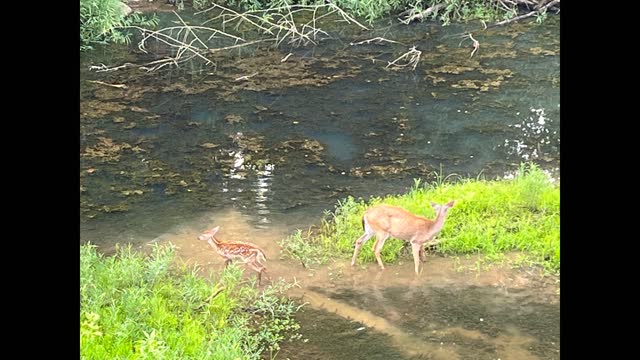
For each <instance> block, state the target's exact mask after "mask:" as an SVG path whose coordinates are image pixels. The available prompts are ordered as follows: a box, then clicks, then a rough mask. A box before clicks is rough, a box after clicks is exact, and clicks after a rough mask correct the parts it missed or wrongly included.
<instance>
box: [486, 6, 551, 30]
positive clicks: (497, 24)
mask: <svg viewBox="0 0 640 360" xmlns="http://www.w3.org/2000/svg"><path fill="white" fill-rule="evenodd" d="M559 3H560V0H553V1H551V2H549V3H547V4H546V5H544V6H543V7H541V8H540V9H538V10H534V11H531V12H529V13H526V14H524V15H520V16H516V17H514V18H512V19H509V20H504V21H500V22H499V23H495V24H493V25H490V26H489V27H494V26H500V25H505V24H508V23H511V22H514V21H518V20H522V19H526V18H528V17H532V16H534V15H535V14H536V13H541V12H544V11H547V9H548V8H549V7H551V6H554V5H556V4H559Z"/></svg>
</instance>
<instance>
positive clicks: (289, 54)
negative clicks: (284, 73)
mask: <svg viewBox="0 0 640 360" xmlns="http://www.w3.org/2000/svg"><path fill="white" fill-rule="evenodd" d="M291 55H293V53H288V54H287V56H285V57H284V58H282V60H280V62H281V63H283V62H285V61H287V60H288V59H289V57H291Z"/></svg>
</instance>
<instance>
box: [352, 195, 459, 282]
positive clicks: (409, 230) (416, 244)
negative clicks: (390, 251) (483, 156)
mask: <svg viewBox="0 0 640 360" xmlns="http://www.w3.org/2000/svg"><path fill="white" fill-rule="evenodd" d="M453 203H454V202H453V201H449V202H448V203H446V204H445V205H438V204H436V203H434V202H431V206H432V207H433V208H434V209H435V210H436V218H435V219H434V220H430V219H427V218H424V217H422V216H416V215H413V214H412V213H410V212H408V211H407V210H405V209H403V208H400V207H397V206H391V205H385V204H382V205H377V206H374V207H371V208H369V209H368V210H367V211H365V213H364V216H363V217H362V227H363V229H364V234H363V235H362V236H361V237H360V238H358V240H356V248H355V250H354V252H353V258H352V259H351V266H353V265H355V263H356V259H357V257H358V252H359V251H360V248H361V247H362V245H363V244H364V243H365V242H367V240H369V239H370V238H371V237H372V236H373V235H376V242H375V244H374V246H373V249H374V250H373V253H374V254H375V256H376V260H377V261H378V264H379V265H380V268H382V270H384V265H383V264H382V258H381V257H380V251H381V250H382V247H383V246H384V242H385V241H386V240H387V238H389V236H393V237H394V238H397V239H401V240H405V241H408V242H409V243H410V244H411V249H412V252H413V262H414V264H415V271H416V274H418V267H419V261H418V259H419V258H422V259H424V257H425V255H424V249H423V246H424V245H425V244H430V245H431V244H436V243H437V242H434V241H432V240H433V238H434V237H435V236H436V234H437V233H438V232H440V230H441V229H442V226H443V225H444V220H445V218H446V217H447V211H448V210H449V209H450V208H451V207H453Z"/></svg>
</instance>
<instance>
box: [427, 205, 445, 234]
mask: <svg viewBox="0 0 640 360" xmlns="http://www.w3.org/2000/svg"><path fill="white" fill-rule="evenodd" d="M446 217H447V215H446V213H445V212H444V211H440V212H438V214H437V215H436V218H435V219H434V221H433V226H432V227H431V231H430V235H431V236H430V237H433V236H435V235H436V234H437V233H438V232H440V230H442V227H443V226H444V220H445V218H446Z"/></svg>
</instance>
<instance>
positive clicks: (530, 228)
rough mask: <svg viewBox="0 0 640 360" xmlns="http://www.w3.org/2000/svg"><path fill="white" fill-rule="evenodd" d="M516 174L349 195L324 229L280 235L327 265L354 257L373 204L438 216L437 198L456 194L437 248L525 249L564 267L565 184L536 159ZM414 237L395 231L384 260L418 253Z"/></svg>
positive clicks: (288, 246) (494, 252)
mask: <svg viewBox="0 0 640 360" xmlns="http://www.w3.org/2000/svg"><path fill="white" fill-rule="evenodd" d="M518 174H519V175H518V176H517V177H515V178H514V179H511V180H495V181H485V180H471V179H466V180H461V181H459V182H457V183H447V182H445V181H438V182H436V183H433V184H424V185H423V184H421V183H420V182H419V181H416V184H415V186H414V187H413V188H412V189H411V191H409V192H408V193H406V194H403V195H399V196H388V197H386V198H384V199H380V198H373V199H371V201H369V202H365V201H363V200H355V199H354V198H352V197H349V198H347V199H345V200H343V201H340V202H339V203H338V205H337V206H336V209H335V211H334V212H327V213H325V217H324V219H323V220H322V224H321V225H320V229H319V230H318V231H317V232H314V233H312V232H309V233H306V234H305V233H302V232H298V233H297V234H294V235H292V236H290V237H288V238H286V239H284V240H283V241H282V242H281V245H282V247H283V254H284V255H285V257H289V258H294V259H297V260H299V261H301V262H302V263H304V264H307V265H308V264H314V263H316V264H320V263H323V262H325V261H326V259H328V258H329V257H330V256H331V257H335V256H340V257H343V258H350V257H351V256H352V255H353V248H354V243H355V240H356V239H357V238H359V237H360V236H361V235H362V234H363V230H362V215H363V214H364V211H365V210H366V209H367V208H368V207H369V206H371V205H374V204H378V203H385V204H391V205H397V206H401V207H403V208H405V209H407V210H408V211H410V212H412V213H414V214H416V215H421V216H425V217H427V218H430V219H433V218H434V216H435V212H434V210H433V208H432V207H431V206H430V205H429V202H430V201H434V202H436V203H439V204H443V203H445V202H448V201H449V200H455V201H456V203H455V205H454V207H453V208H452V209H451V210H449V214H448V216H447V219H446V222H445V225H444V227H443V229H442V231H441V232H440V233H439V234H438V235H437V237H438V238H440V239H441V240H442V241H441V243H440V244H438V251H440V252H442V253H444V254H449V255H460V254H483V255H484V256H485V258H486V259H487V260H489V261H495V260H500V259H502V258H503V256H502V255H503V254H505V253H507V252H510V251H514V250H516V251H522V252H524V253H525V254H527V255H528V258H529V259H528V260H529V262H531V263H535V264H540V265H542V266H544V267H545V269H547V270H549V271H552V272H559V271H560V189H559V187H558V186H556V185H554V184H552V183H551V182H550V181H549V180H548V179H547V176H546V175H545V173H544V172H543V171H542V170H540V169H539V168H538V167H536V166H535V165H533V164H529V165H522V166H521V168H520V171H519V172H518ZM373 243H374V241H373V239H372V240H369V242H367V243H366V244H365V246H363V247H362V250H361V252H360V254H359V256H358V261H359V262H360V263H366V262H374V261H375V257H374V255H373V251H372V247H373ZM406 245H407V243H406V242H404V241H401V240H398V239H393V238H390V239H389V240H387V242H386V243H385V246H384V248H383V250H382V259H383V261H384V262H385V263H393V262H395V261H396V260H397V259H398V257H400V256H402V257H408V258H411V255H410V251H409V250H410V249H409V247H408V246H406Z"/></svg>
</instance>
